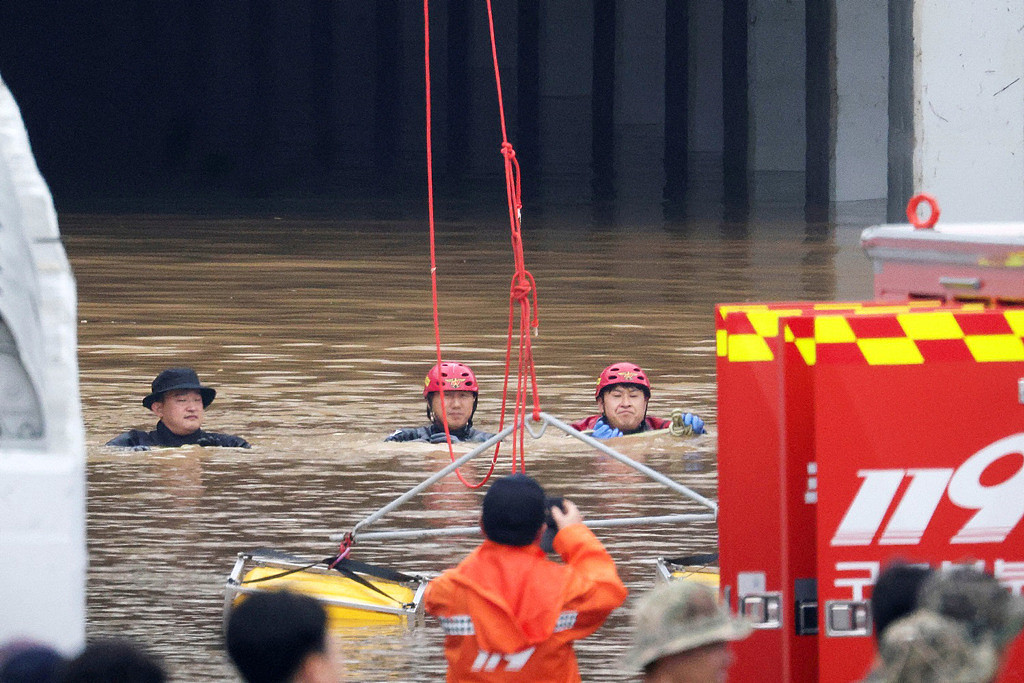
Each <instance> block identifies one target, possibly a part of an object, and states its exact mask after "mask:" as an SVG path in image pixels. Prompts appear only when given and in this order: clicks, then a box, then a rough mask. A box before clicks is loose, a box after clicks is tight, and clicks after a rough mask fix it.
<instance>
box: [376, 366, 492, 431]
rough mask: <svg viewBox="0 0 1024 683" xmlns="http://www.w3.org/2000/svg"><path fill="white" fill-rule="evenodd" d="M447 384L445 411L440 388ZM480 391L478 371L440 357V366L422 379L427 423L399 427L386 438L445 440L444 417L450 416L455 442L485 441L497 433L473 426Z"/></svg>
mask: <svg viewBox="0 0 1024 683" xmlns="http://www.w3.org/2000/svg"><path fill="white" fill-rule="evenodd" d="M442 387H444V411H443V413H442V410H441V388H442ZM479 395H480V388H479V386H477V382H476V375H474V374H473V371H472V370H470V369H469V366H468V365H465V364H463V363H456V362H454V361H441V365H440V367H438V366H437V365H435V366H434V367H432V368H430V372H428V373H427V376H426V378H425V379H424V380H423V398H425V399H426V401H427V419H428V420H430V424H428V425H426V426H424V427H409V428H406V429H396V430H395V431H394V432H393V433H392V434H391V435H390V436H389V437H388V438H386V439H384V440H385V441H429V442H430V443H445V441H446V438H445V434H444V420H443V419H442V417H441V415H442V414H444V415H446V416H447V418H448V433H449V434H451V437H452V443H458V442H460V441H475V442H483V441H487V439H489V438H491V437H492V436H494V435H493V434H489V433H487V432H482V431H480V430H479V429H474V428H473V414H474V413H475V412H476V404H477V400H478V398H479Z"/></svg>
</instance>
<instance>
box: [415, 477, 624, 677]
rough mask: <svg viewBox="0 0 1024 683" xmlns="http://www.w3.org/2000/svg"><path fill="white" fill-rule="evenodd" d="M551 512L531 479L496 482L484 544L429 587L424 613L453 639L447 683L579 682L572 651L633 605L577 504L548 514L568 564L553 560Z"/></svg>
mask: <svg viewBox="0 0 1024 683" xmlns="http://www.w3.org/2000/svg"><path fill="white" fill-rule="evenodd" d="M548 504H549V503H548V501H547V499H546V498H545V496H544V489H542V488H541V486H540V484H538V483H537V482H536V481H534V480H533V479H531V478H530V477H528V476H526V475H525V474H515V475H512V476H509V477H503V478H501V479H499V480H498V481H496V482H494V483H493V484H492V485H491V488H490V489H489V490H488V491H487V495H486V496H484V502H483V511H482V513H481V515H480V526H481V528H482V529H483V532H484V536H485V537H486V540H485V541H484V542H483V543H482V544H480V545H479V546H478V547H477V548H476V549H475V550H473V552H471V553H470V554H469V556H468V557H466V559H464V560H463V561H462V562H460V563H459V565H458V566H457V567H455V568H454V569H449V570H448V571H446V572H444V573H443V574H442V575H441V576H439V577H438V578H436V579H434V580H432V581H431V582H430V584H429V585H428V587H427V593H426V596H425V603H424V604H425V607H426V611H427V612H428V613H430V614H433V615H435V616H437V617H439V618H440V620H441V627H442V628H443V629H444V632H445V641H444V651H445V657H446V658H447V659H448V681H512V680H516V681H552V682H558V681H579V680H580V673H579V668H578V666H577V664H576V653H575V651H574V650H573V641H576V640H579V639H580V638H584V637H586V636H588V635H590V634H591V633H593V632H594V631H596V630H597V629H598V628H599V627H600V626H601V624H603V623H604V620H605V619H606V618H607V617H608V615H609V614H610V613H611V612H612V610H614V609H615V608H616V607H618V606H619V605H621V604H622V603H623V601H625V599H626V592H627V591H626V586H625V585H624V584H623V583H622V580H621V579H620V578H619V575H618V573H617V572H616V571H615V563H614V561H613V560H612V558H611V556H610V555H609V554H608V551H606V550H605V549H604V547H603V546H602V545H601V542H600V541H599V540H598V539H597V537H596V536H594V534H593V532H591V531H590V529H588V528H587V527H586V526H584V525H583V523H582V522H583V516H582V515H581V514H580V511H579V509H578V508H577V507H576V506H575V505H574V504H573V503H572V502H571V501H569V500H564V501H562V504H561V507H559V506H557V505H554V506H552V507H550V513H551V517H552V518H553V521H554V523H555V526H557V527H558V532H557V534H556V535H555V538H554V542H553V546H554V550H555V551H556V552H557V553H558V554H559V555H560V556H561V557H562V559H563V560H564V562H565V563H564V564H563V563H559V562H554V561H552V560H549V559H548V558H547V557H546V556H545V554H544V551H543V550H542V549H541V547H540V538H541V535H542V534H543V532H544V529H545V522H544V518H545V513H546V512H547V508H548Z"/></svg>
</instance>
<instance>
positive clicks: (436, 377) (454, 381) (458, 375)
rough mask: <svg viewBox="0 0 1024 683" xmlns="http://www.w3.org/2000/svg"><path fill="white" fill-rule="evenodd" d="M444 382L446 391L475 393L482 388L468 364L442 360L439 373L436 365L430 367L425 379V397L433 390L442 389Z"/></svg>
mask: <svg viewBox="0 0 1024 683" xmlns="http://www.w3.org/2000/svg"><path fill="white" fill-rule="evenodd" d="M442 382H443V383H444V390H445V391H472V392H473V393H474V394H479V392H480V388H479V387H478V386H477V384H476V375H474V374H473V371H472V370H470V369H469V366H468V365H464V364H462V363H455V362H451V361H441V372H440V373H438V371H437V366H436V365H435V366H434V367H432V368H430V372H428V373H427V376H426V378H424V380H423V398H427V397H428V396H430V393H431V392H433V391H441V383H442Z"/></svg>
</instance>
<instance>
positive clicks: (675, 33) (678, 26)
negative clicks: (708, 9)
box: [665, 0, 690, 200]
mask: <svg viewBox="0 0 1024 683" xmlns="http://www.w3.org/2000/svg"><path fill="white" fill-rule="evenodd" d="M688 5H689V3H688V2H682V1H681V0H668V2H666V3H665V198H666V199H674V200H682V199H684V198H685V196H686V174H687V163H686V162H687V159H686V155H687V154H688V152H689V149H690V144H689V119H690V116H689V106H688V103H689V95H690V79H689V59H688V57H687V55H688V54H689V51H690V13H689V7H688Z"/></svg>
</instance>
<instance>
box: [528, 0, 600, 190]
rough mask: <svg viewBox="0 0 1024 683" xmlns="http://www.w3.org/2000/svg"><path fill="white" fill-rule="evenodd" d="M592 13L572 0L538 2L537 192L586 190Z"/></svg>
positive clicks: (589, 173) (590, 118) (590, 121)
mask: <svg viewBox="0 0 1024 683" xmlns="http://www.w3.org/2000/svg"><path fill="white" fill-rule="evenodd" d="M593 35H594V17H593V13H592V12H591V11H590V10H585V9H583V6H581V5H580V4H579V3H578V2H573V1H572V0H548V1H546V2H543V3H541V8H540V36H539V43H540V46H539V50H540V84H539V90H540V94H539V100H540V102H539V109H540V115H539V119H540V120H539V124H538V127H539V135H538V137H539V140H538V145H539V149H540V182H539V183H536V186H537V191H538V193H539V194H541V195H543V196H545V197H548V198H559V197H565V198H568V199H573V200H579V199H580V198H581V197H589V196H590V193H591V187H590V181H591V176H592V168H591V140H592V137H593V125H592V124H593V116H592V113H591V97H592V93H593V80H592V79H593V65H594V64H593V62H594V59H593V56H594V53H593Z"/></svg>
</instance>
